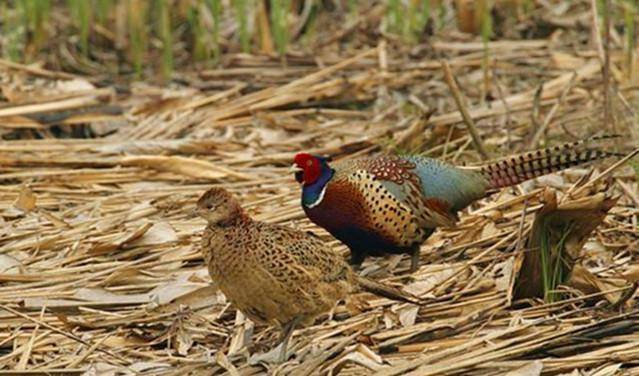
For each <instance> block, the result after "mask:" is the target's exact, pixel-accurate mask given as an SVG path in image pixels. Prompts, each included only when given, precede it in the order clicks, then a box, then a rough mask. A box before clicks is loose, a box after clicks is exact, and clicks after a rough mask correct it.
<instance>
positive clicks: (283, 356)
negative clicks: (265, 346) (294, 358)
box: [248, 317, 301, 365]
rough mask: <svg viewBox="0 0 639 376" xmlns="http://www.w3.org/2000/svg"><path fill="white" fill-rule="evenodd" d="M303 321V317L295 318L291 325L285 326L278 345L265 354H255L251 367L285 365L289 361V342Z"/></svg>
mask: <svg viewBox="0 0 639 376" xmlns="http://www.w3.org/2000/svg"><path fill="white" fill-rule="evenodd" d="M300 321H301V317H298V318H295V319H293V320H292V321H290V322H289V323H287V324H285V325H283V326H282V328H281V332H280V338H279V339H278V340H277V345H276V346H275V347H274V348H272V349H271V350H269V351H268V352H266V353H263V354H253V355H251V357H250V359H249V361H248V362H249V364H250V365H255V364H258V363H261V362H264V363H283V362H285V361H286V360H287V359H288V356H287V355H288V353H287V351H286V350H287V349H288V342H289V339H290V338H291V334H292V333H293V329H295V326H296V325H297V324H298V323H299V322H300Z"/></svg>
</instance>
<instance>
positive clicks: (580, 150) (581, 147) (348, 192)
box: [294, 136, 617, 272]
mask: <svg viewBox="0 0 639 376" xmlns="http://www.w3.org/2000/svg"><path fill="white" fill-rule="evenodd" d="M610 137H612V136H602V137H599V138H593V139H591V140H588V141H578V142H574V143H569V144H564V145H561V146H557V147H554V148H549V149H545V150H538V151H534V152H530V153H526V154H522V155H519V156H515V157H509V158H507V159H504V160H501V161H498V162H494V163H491V164H488V165H486V166H484V167H482V168H479V169H476V170H473V169H468V168H461V167H455V166H453V165H450V164H447V163H445V162H442V161H439V160H436V159H431V158H426V157H421V156H396V155H380V156H377V157H369V158H360V159H355V160H347V161H340V162H338V163H334V164H332V165H331V164H329V162H331V160H330V159H327V158H324V157H320V156H316V155H310V154H307V153H299V154H297V155H296V156H295V160H294V168H295V169H296V170H297V172H296V173H295V178H296V180H297V181H298V182H299V183H300V184H302V207H303V208H304V211H305V213H306V215H307V216H308V218H309V219H310V220H311V221H312V222H314V223H315V224H317V225H318V226H320V227H323V228H324V229H326V230H327V231H328V232H330V233H331V234H332V235H333V236H334V237H336V238H337V239H338V240H340V241H341V242H342V243H344V244H346V245H347V246H348V247H349V248H350V251H351V264H353V265H360V264H361V263H362V261H364V259H365V258H366V257H367V256H381V255H383V254H386V253H396V254H397V253H400V254H401V253H408V254H410V255H411V268H410V270H411V272H413V271H415V270H416V269H417V267H418V263H419V247H420V245H421V244H422V243H423V242H424V241H426V239H427V238H428V237H429V236H430V235H431V234H432V233H433V231H434V230H435V228H436V227H439V226H446V227H450V226H453V225H454V224H455V222H456V221H457V220H458V217H457V214H456V213H457V212H458V211H459V210H461V209H464V208H465V207H467V206H468V205H470V204H471V203H472V202H474V201H476V200H478V199H481V198H483V197H486V196H487V195H489V194H491V193H493V192H495V191H496V190H497V189H498V188H502V187H508V186H512V185H516V184H519V183H521V182H523V181H525V180H529V179H533V178H536V177H538V176H542V175H545V174H549V173H552V172H555V171H559V170H562V169H565V168H568V167H571V166H576V165H580V164H582V163H586V162H589V161H593V160H596V159H600V158H605V157H608V156H611V155H617V154H614V153H609V152H605V151H602V150H598V149H593V148H589V147H588V144H589V141H592V140H599V139H604V138H610Z"/></svg>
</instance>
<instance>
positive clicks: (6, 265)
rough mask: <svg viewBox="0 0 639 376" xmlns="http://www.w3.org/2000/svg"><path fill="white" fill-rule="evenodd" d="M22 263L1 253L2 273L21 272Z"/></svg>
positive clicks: (0, 266) (0, 270) (0, 267)
mask: <svg viewBox="0 0 639 376" xmlns="http://www.w3.org/2000/svg"><path fill="white" fill-rule="evenodd" d="M21 268H22V263H21V262H20V261H18V260H17V259H16V258H13V257H11V256H9V255H7V254H3V253H0V274H14V275H15V274H20V272H21V271H20V269H21Z"/></svg>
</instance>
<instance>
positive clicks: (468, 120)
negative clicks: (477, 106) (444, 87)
mask: <svg viewBox="0 0 639 376" xmlns="http://www.w3.org/2000/svg"><path fill="white" fill-rule="evenodd" d="M441 64H442V69H443V70H444V79H445V80H446V83H447V84H448V87H449V88H450V91H451V93H452V94H453V97H454V98H455V103H456V104H457V108H458V109H459V112H460V113H461V115H462V118H463V119H464V123H465V124H466V127H467V128H468V131H469V132H470V135H471V137H472V139H473V144H474V145H475V148H476V149H477V151H478V152H479V154H480V155H481V157H482V159H483V160H487V159H489V156H488V152H487V151H486V148H485V147H484V144H483V142H482V140H481V137H480V136H479V132H478V131H477V126H476V125H475V122H474V121H473V118H472V117H471V116H470V113H469V112H468V109H467V108H466V104H465V103H464V98H463V96H462V93H461V92H460V91H459V87H458V86H457V82H455V77H454V76H453V73H452V71H451V70H450V65H449V64H448V62H446V61H442V63H441Z"/></svg>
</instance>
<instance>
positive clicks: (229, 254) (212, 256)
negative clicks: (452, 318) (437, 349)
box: [196, 188, 417, 361]
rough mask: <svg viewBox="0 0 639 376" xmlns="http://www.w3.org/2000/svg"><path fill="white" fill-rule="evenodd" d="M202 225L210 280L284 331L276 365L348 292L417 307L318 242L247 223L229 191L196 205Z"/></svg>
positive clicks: (214, 191) (210, 194) (211, 193)
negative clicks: (296, 334) (300, 331)
mask: <svg viewBox="0 0 639 376" xmlns="http://www.w3.org/2000/svg"><path fill="white" fill-rule="evenodd" d="M196 210H197V213H198V214H199V215H200V216H202V217H203V218H204V219H206V220H207V222H208V226H207V227H206V230H205V231H204V234H203V236H202V244H201V251H202V254H203V257H204V260H205V261H206V264H207V265H208V269H209V274H210V275H211V279H213V281H214V282H215V283H216V284H217V285H218V286H219V288H220V290H221V291H222V292H223V293H224V295H226V297H227V298H229V300H230V301H231V302H232V303H233V304H234V305H235V306H236V307H237V309H239V310H240V311H242V312H243V313H244V314H245V315H246V316H248V317H249V318H250V319H251V320H253V321H255V322H260V323H266V324H271V325H277V326H279V327H280V328H281V330H282V335H281V337H280V348H279V350H278V349H275V351H276V352H279V361H284V360H285V357H286V347H287V345H288V340H289V337H290V335H291V333H292V331H293V329H294V328H295V326H298V325H307V324H310V323H312V322H313V321H314V319H315V318H316V317H317V316H319V315H320V314H322V313H325V312H328V311H330V310H331V309H332V308H333V307H334V306H335V304H336V303H337V302H338V301H340V300H342V299H344V298H346V297H347V296H348V294H349V293H351V292H354V291H356V290H359V289H360V288H361V289H364V290H367V291H370V292H373V293H376V294H378V295H381V296H385V297H387V298H390V299H395V300H401V301H407V302H416V301H417V300H416V299H414V298H412V297H411V296H410V295H408V294H404V293H403V292H401V291H399V290H397V289H395V288H393V287H390V286H386V285H383V284H381V283H378V282H375V281H372V280H370V279H366V278H363V277H359V276H357V275H356V274H355V273H354V272H353V271H352V269H351V267H350V266H349V265H348V264H347V263H346V262H344V260H342V258H341V257H340V256H339V254H337V253H336V252H334V251H333V250H332V249H331V248H330V247H328V246H326V245H325V244H324V243H323V242H322V241H321V240H320V239H319V238H318V237H316V236H314V235H312V234H310V233H306V232H301V231H297V230H294V229H291V228H288V227H284V226H278V225H274V224H268V223H264V222H258V221H254V220H252V219H251V218H250V217H249V216H248V215H247V214H246V213H245V212H244V210H243V209H242V207H241V206H240V204H239V203H238V202H237V201H236V200H235V198H234V197H233V196H232V195H231V194H230V193H229V192H228V191H226V190H224V189H221V188H212V189H210V190H208V191H207V192H205V193H204V194H203V195H202V196H201V197H200V198H199V200H198V202H197V209H196Z"/></svg>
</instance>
